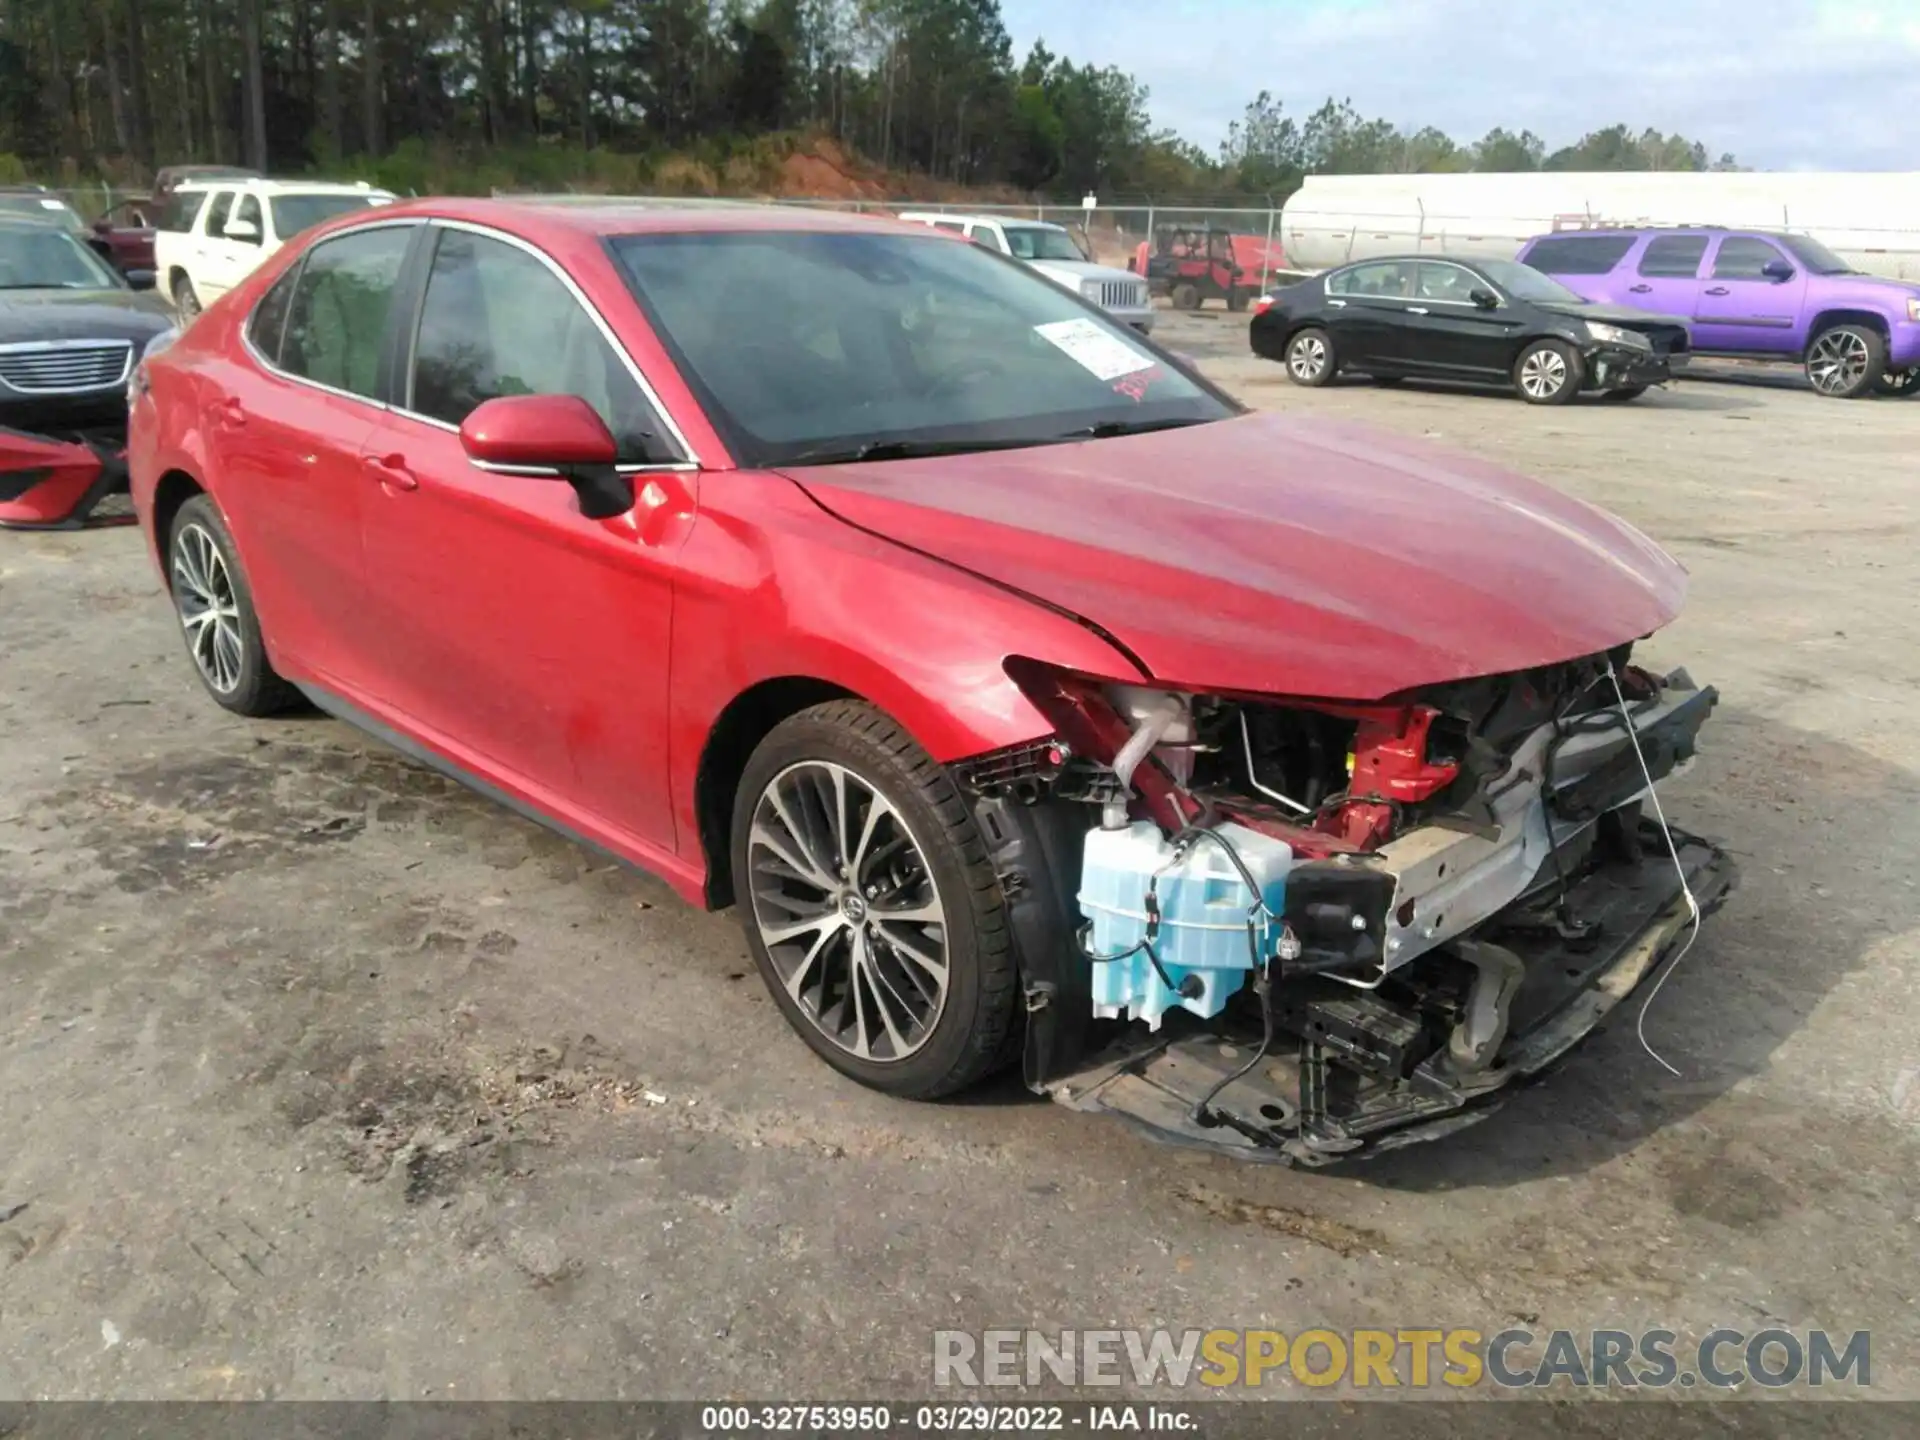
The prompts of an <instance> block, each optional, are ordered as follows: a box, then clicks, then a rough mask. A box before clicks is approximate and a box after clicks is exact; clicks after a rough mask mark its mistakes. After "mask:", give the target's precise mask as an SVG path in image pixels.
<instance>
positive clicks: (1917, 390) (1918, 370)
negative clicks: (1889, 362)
mask: <svg viewBox="0 0 1920 1440" xmlns="http://www.w3.org/2000/svg"><path fill="white" fill-rule="evenodd" d="M1873 388H1874V389H1875V390H1877V391H1878V392H1879V393H1880V394H1882V395H1893V396H1902V395H1920V365H1915V366H1913V367H1912V368H1911V369H1907V370H1889V371H1887V372H1886V373H1885V374H1884V375H1882V376H1881V377H1880V379H1879V381H1878V383H1876V384H1875V385H1874V387H1873Z"/></svg>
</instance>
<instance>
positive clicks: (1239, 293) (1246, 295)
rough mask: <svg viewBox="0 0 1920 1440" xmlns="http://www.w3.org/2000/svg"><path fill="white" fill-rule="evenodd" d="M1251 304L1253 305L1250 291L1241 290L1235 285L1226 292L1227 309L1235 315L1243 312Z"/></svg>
mask: <svg viewBox="0 0 1920 1440" xmlns="http://www.w3.org/2000/svg"><path fill="white" fill-rule="evenodd" d="M1252 303H1253V292H1252V291H1250V290H1246V289H1243V288H1242V287H1241V286H1238V285H1236V286H1234V287H1233V288H1232V289H1231V290H1229V291H1228V292H1227V309H1229V310H1231V311H1232V312H1233V313H1234V314H1236V315H1238V314H1239V313H1240V312H1241V311H1243V310H1245V309H1246V308H1247V306H1249V305H1251V304H1252Z"/></svg>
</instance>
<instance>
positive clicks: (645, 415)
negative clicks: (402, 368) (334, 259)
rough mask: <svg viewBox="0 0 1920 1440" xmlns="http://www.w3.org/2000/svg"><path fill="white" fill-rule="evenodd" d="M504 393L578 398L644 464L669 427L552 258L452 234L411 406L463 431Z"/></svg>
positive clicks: (430, 299) (439, 269)
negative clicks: (646, 440) (476, 412)
mask: <svg viewBox="0 0 1920 1440" xmlns="http://www.w3.org/2000/svg"><path fill="white" fill-rule="evenodd" d="M309 263H311V262H309ZM502 395H578V396H579V397H580V398H581V399H583V400H585V401H586V402H587V403H588V404H589V405H591V406H593V408H594V409H595V410H596V411H598V412H599V414H600V418H601V419H602V420H605V421H606V422H607V428H608V429H609V430H611V431H612V432H613V436H614V439H615V440H616V441H618V442H619V445H620V455H621V458H622V459H623V460H628V459H632V460H637V459H639V458H640V456H641V455H642V454H643V453H644V449H643V446H642V438H643V437H644V436H646V435H648V434H653V433H657V432H658V430H659V428H660V427H659V420H658V417H657V416H655V414H654V412H653V409H652V407H651V406H650V405H649V404H648V403H647V400H646V397H645V396H644V395H643V394H642V393H641V391H640V387H639V386H638V385H637V384H635V383H634V379H633V375H632V374H631V373H630V372H629V371H628V369H627V367H626V364H625V362H624V361H622V360H621V358H620V357H619V355H617V354H616V353H615V352H614V349H613V347H612V346H611V345H609V344H608V343H607V340H606V337H605V336H604V335H602V334H601V333H600V327H599V326H598V325H596V324H594V322H593V318H592V317H591V316H590V315H588V313H587V312H586V310H585V309H583V308H582V307H581V304H580V302H579V301H578V300H576V299H574V298H573V294H572V292H571V291H569V290H568V289H567V287H566V286H565V285H564V284H562V283H561V281H560V279H559V277H558V276H556V275H555V274H554V273H553V271H551V270H550V269H548V268H547V265H546V263H545V262H544V261H542V260H540V259H538V258H536V257H535V256H533V255H530V254H528V253H527V252H526V251H524V250H522V249H520V248H519V247H518V246H515V245H509V244H507V243H506V242H505V241H503V240H493V239H489V238H488V237H487V236H484V235H475V234H472V233H471V232H469V231H465V230H443V231H441V233H440V244H439V248H438V249H437V250H436V251H435V252H434V257H433V268H432V270H431V271H429V272H428V275H427V293H426V298H425V300H424V301H423V303H422V305H421V307H420V333H419V337H418V339H417V340H416V341H415V343H414V350H413V386H412V395H411V398H410V400H409V403H408V408H409V409H410V410H412V411H413V412H414V413H415V414H418V415H428V416H431V417H432V418H434V419H435V420H444V421H445V422H446V423H447V424H449V425H458V424H459V423H460V422H461V421H463V420H465V419H466V418H467V416H468V415H469V414H470V413H472V411H473V409H474V407H475V406H477V405H479V404H481V403H482V402H483V401H487V400H493V399H497V398H498V397H499V396H502Z"/></svg>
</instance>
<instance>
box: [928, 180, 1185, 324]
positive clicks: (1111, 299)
mask: <svg viewBox="0 0 1920 1440" xmlns="http://www.w3.org/2000/svg"><path fill="white" fill-rule="evenodd" d="M899 218H900V219H902V220H909V221H912V222H913V223H914V224H916V225H931V226H932V227H934V228H935V229H936V230H951V231H953V232H955V233H956V234H960V235H965V236H966V237H967V238H968V239H969V240H971V241H973V242H974V243H975V244H976V245H984V246H986V247H987V249H989V250H998V251H999V252H1000V253H1001V254H1002V255H1011V256H1012V257H1013V258H1014V259H1016V260H1019V261H1022V262H1024V263H1025V264H1026V265H1028V266H1030V267H1031V268H1033V269H1035V270H1038V271H1039V272H1040V273H1041V274H1042V275H1044V276H1046V277H1047V278H1048V279H1049V280H1051V281H1053V282H1054V283H1055V284H1056V285H1060V286H1063V287H1064V288H1066V289H1068V290H1072V291H1074V292H1075V293H1076V294H1078V295H1079V296H1080V297H1081V298H1082V299H1084V300H1087V301H1090V302H1091V303H1093V304H1095V305H1098V306H1099V307H1100V308H1101V309H1102V310H1105V311H1106V312H1107V313H1108V314H1109V315H1111V316H1113V318H1114V319H1116V320H1118V321H1119V322H1120V323H1121V324H1123V325H1131V326H1132V327H1133V328H1134V329H1136V330H1138V331H1139V332H1140V333H1141V334H1142V335H1147V334H1151V333H1152V331H1153V296H1152V295H1151V294H1149V293H1148V290H1147V282H1146V281H1145V280H1143V279H1141V278H1140V277H1139V276H1138V275H1135V274H1133V273H1132V272H1130V271H1127V270H1116V269H1114V268H1113V267H1112V266H1111V265H1096V264H1094V262H1093V261H1091V260H1089V259H1087V257H1086V256H1085V255H1083V254H1082V253H1081V251H1080V247H1079V246H1078V245H1076V244H1075V243H1074V240H1073V236H1072V234H1071V233H1069V232H1068V230H1067V229H1066V227H1064V226H1061V225H1049V224H1048V223H1047V222H1046V221H1044V220H1016V219H1012V218H1009V217H1007V216H1001V215H947V214H943V213H941V212H939V211H934V210H903V211H902V212H901V213H900V217H899Z"/></svg>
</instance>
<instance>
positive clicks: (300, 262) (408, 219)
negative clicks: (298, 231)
mask: <svg viewBox="0 0 1920 1440" xmlns="http://www.w3.org/2000/svg"><path fill="white" fill-rule="evenodd" d="M425 223H426V222H425V221H424V220H422V219H421V218H420V217H419V216H403V217H401V218H400V219H397V220H373V221H369V222H368V223H367V224H365V225H349V226H348V227H347V228H346V229H344V230H336V231H334V232H333V233H332V234H331V235H327V236H323V237H322V238H321V239H319V240H316V241H315V242H314V243H313V244H311V245H309V246H307V248H306V249H304V250H302V251H301V252H300V257H299V259H297V260H295V261H294V262H293V263H294V264H295V265H297V266H299V267H300V268H301V269H302V270H304V269H306V266H307V261H308V259H309V258H311V256H312V255H313V252H314V251H316V250H318V249H319V248H320V247H321V246H322V245H326V244H330V243H331V242H333V241H335V240H340V239H344V238H345V237H346V236H349V235H361V234H364V233H366V232H367V231H369V230H398V229H400V228H402V227H403V226H414V227H418V226H420V225H424V224H425ZM402 259H403V263H404V257H402ZM278 283H279V281H277V280H276V281H275V282H274V284H278ZM299 288H300V282H299V281H298V280H296V281H294V289H295V290H298V289H299ZM272 289H273V286H272V285H269V286H268V287H267V289H266V290H263V291H261V292H260V299H258V300H256V301H254V302H253V305H252V307H251V308H249V309H248V311H247V318H246V319H245V320H244V321H242V322H241V325H240V346H241V348H242V349H244V350H245V351H246V352H247V354H248V355H249V356H251V357H252V358H253V363H254V364H256V365H258V366H259V367H260V368H261V369H262V370H264V371H266V373H267V374H269V375H272V376H274V377H275V378H277V379H280V380H287V381H291V382H292V383H293V384H295V385H305V386H306V387H307V388H308V389H309V390H318V391H319V392H320V393H321V394H323V395H337V396H338V397H339V398H340V399H342V400H355V401H358V402H359V403H360V404H362V405H366V406H370V407H371V408H373V409H375V410H379V411H382V412H383V413H390V412H391V411H392V410H393V406H391V405H389V404H387V402H386V401H384V400H376V399H374V398H373V397H372V396H371V395H361V394H358V393H357V392H355V391H352V390H342V389H340V388H338V387H337V386H333V385H328V384H326V383H325V382H324V381H320V380H310V379H308V378H307V377H306V376H305V375H296V374H294V373H293V372H292V371H291V370H283V369H281V368H280V366H279V365H277V364H275V363H274V362H273V361H271V360H269V359H267V357H266V356H265V355H263V354H261V353H260V347H259V346H257V345H255V344H254V343H253V317H254V313H255V312H256V311H257V310H259V308H260V306H261V304H262V303H263V302H264V301H265V300H266V298H267V293H268V291H271V290H272ZM287 308H288V311H289V313H291V311H292V308H293V307H292V302H291V300H289V302H288V307H287ZM284 323H285V322H284V321H283V322H282V324H283V325H284Z"/></svg>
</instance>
